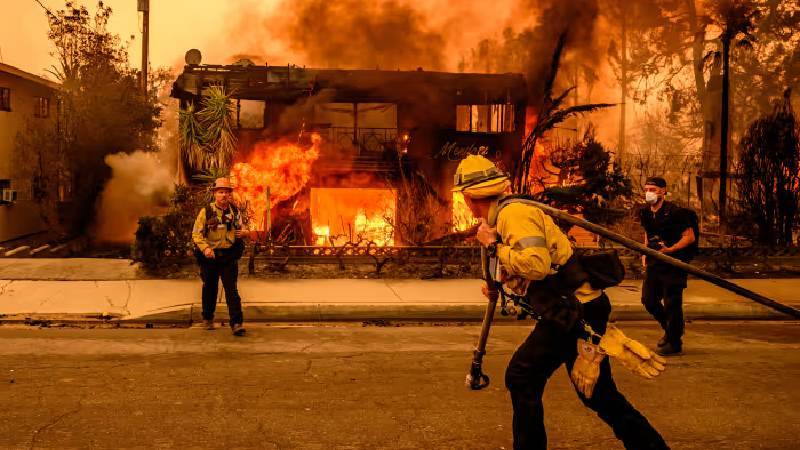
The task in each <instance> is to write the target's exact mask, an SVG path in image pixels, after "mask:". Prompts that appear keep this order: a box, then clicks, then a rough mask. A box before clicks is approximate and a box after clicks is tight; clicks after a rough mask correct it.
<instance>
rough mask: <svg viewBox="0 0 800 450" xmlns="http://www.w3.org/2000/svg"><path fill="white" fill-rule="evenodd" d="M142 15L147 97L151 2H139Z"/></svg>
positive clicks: (144, 77)
mask: <svg viewBox="0 0 800 450" xmlns="http://www.w3.org/2000/svg"><path fill="white" fill-rule="evenodd" d="M138 2H139V8H138V11H141V13H142V93H144V95H145V96H147V66H148V51H149V47H150V0H138Z"/></svg>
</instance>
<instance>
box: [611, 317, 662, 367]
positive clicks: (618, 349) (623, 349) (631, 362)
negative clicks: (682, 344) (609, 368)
mask: <svg viewBox="0 0 800 450" xmlns="http://www.w3.org/2000/svg"><path fill="white" fill-rule="evenodd" d="M600 349H601V350H603V352H605V353H606V354H608V355H609V356H611V357H613V358H616V359H617V360H619V361H620V362H621V363H622V365H623V366H625V367H627V368H628V370H630V371H631V372H633V373H635V374H636V375H639V376H642V377H644V378H654V377H657V376H658V375H659V374H661V372H663V371H664V369H665V368H666V363H667V360H665V359H664V358H662V357H661V356H659V355H657V354H656V353H655V352H652V351H650V349H648V348H647V347H645V346H644V345H642V343H641V342H639V341H635V340H633V339H631V338H629V337H628V336H625V333H623V332H622V331H620V329H619V328H617V327H615V326H613V325H609V326H608V329H607V330H606V333H605V334H604V335H603V338H602V339H600Z"/></svg>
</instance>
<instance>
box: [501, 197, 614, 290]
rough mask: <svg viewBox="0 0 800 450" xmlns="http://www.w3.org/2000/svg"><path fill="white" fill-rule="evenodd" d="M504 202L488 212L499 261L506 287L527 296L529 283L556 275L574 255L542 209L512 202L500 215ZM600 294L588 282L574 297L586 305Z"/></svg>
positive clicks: (568, 242)
mask: <svg viewBox="0 0 800 450" xmlns="http://www.w3.org/2000/svg"><path fill="white" fill-rule="evenodd" d="M501 201H502V199H500V201H498V202H497V203H495V204H494V205H492V208H491V209H490V211H489V225H490V226H496V228H497V233H498V235H499V238H500V241H501V243H499V244H498V245H497V259H498V260H499V262H500V266H501V267H502V269H503V272H504V273H505V274H506V277H507V280H506V283H505V284H506V285H507V287H509V288H510V289H511V290H513V291H515V292H517V294H519V295H524V293H525V291H526V290H527V285H528V283H529V282H531V281H537V280H542V279H544V278H545V277H547V276H548V275H552V274H555V272H556V270H555V268H556V266H560V265H563V264H564V263H566V262H567V260H568V259H569V258H570V256H572V253H573V250H572V244H571V243H570V241H569V238H567V235H566V234H564V232H562V231H561V229H560V228H559V227H558V225H556V224H555V222H553V219H552V218H551V217H550V216H548V215H547V214H545V213H544V212H543V211H542V210H541V209H539V208H537V207H536V206H534V205H529V204H525V203H523V202H510V203H508V204H505V205H504V206H503V207H502V209H500V211H499V212H498V206H499V204H500V202H501ZM492 219H494V222H495V223H492V222H493V220H492ZM601 293H602V292H601V291H600V290H597V289H593V288H592V287H591V286H590V285H589V283H588V282H586V283H584V284H583V285H582V286H581V287H579V288H578V289H577V290H576V291H575V296H576V297H577V298H578V300H579V301H580V302H582V303H585V302H587V301H590V300H593V299H595V298H597V297H599V296H600V295H601Z"/></svg>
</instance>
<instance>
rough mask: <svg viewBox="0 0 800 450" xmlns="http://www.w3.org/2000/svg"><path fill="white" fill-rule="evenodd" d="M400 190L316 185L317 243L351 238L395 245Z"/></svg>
mask: <svg viewBox="0 0 800 450" xmlns="http://www.w3.org/2000/svg"><path fill="white" fill-rule="evenodd" d="M396 203H397V192H396V191H395V190H393V189H367V188H364V189H362V188H312V189H311V221H312V227H313V230H314V235H315V242H314V243H315V244H316V245H319V246H331V245H333V246H337V247H339V246H342V245H344V244H346V243H348V242H350V243H358V245H360V246H366V245H367V244H368V243H369V242H372V243H374V244H375V245H377V246H379V247H384V246H392V245H394V227H393V226H392V224H393V222H394V219H395V208H396Z"/></svg>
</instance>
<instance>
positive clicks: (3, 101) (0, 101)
mask: <svg viewBox="0 0 800 450" xmlns="http://www.w3.org/2000/svg"><path fill="white" fill-rule="evenodd" d="M0 111H6V112H11V88H9V87H4V86H0Z"/></svg>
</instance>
